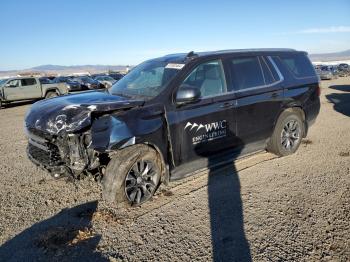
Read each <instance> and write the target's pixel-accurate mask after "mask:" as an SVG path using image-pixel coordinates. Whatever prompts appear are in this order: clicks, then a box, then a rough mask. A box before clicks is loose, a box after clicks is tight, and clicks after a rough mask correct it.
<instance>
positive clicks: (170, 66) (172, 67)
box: [165, 63, 185, 70]
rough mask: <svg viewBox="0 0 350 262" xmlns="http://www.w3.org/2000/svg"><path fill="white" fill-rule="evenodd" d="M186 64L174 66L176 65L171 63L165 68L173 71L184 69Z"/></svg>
mask: <svg viewBox="0 0 350 262" xmlns="http://www.w3.org/2000/svg"><path fill="white" fill-rule="evenodd" d="M184 65H185V64H174V63H169V64H167V65H166V67H165V68H171V69H178V70H180V69H182V68H183V67H184Z"/></svg>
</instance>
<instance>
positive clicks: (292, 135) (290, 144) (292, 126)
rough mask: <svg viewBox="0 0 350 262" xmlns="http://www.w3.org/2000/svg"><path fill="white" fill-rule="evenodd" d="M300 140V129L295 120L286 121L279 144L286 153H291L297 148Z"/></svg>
mask: <svg viewBox="0 0 350 262" xmlns="http://www.w3.org/2000/svg"><path fill="white" fill-rule="evenodd" d="M300 139H301V128H300V125H299V123H298V121H296V120H290V121H288V122H287V123H286V124H285V125H284V127H283V129H282V132H281V144H282V146H283V148H284V149H285V150H287V151H292V150H293V149H295V147H297V146H298V144H299V141H300Z"/></svg>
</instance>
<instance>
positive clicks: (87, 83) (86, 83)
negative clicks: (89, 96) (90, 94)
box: [73, 76, 104, 90]
mask: <svg viewBox="0 0 350 262" xmlns="http://www.w3.org/2000/svg"><path fill="white" fill-rule="evenodd" d="M73 80H74V81H76V82H78V83H79V84H80V85H81V87H82V89H85V90H88V89H99V88H104V86H103V85H102V84H100V82H98V81H97V80H94V79H92V78H91V77H89V76H76V77H74V78H73Z"/></svg>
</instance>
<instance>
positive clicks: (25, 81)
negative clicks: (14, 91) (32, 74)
mask: <svg viewBox="0 0 350 262" xmlns="http://www.w3.org/2000/svg"><path fill="white" fill-rule="evenodd" d="M21 82H22V86H32V85H35V84H36V81H35V79H34V78H24V79H21Z"/></svg>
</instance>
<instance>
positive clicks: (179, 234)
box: [0, 78, 350, 261]
mask: <svg viewBox="0 0 350 262" xmlns="http://www.w3.org/2000/svg"><path fill="white" fill-rule="evenodd" d="M321 101H322V106H321V112H320V115H319V117H318V119H317V121H316V123H315V124H314V125H313V126H312V127H311V129H310V132H309V135H308V137H307V138H306V139H304V140H303V144H302V145H301V147H300V149H299V150H298V152H297V153H296V154H294V155H291V156H288V157H283V158H277V157H275V156H273V155H270V154H268V153H259V154H257V155H254V156H252V157H249V158H244V159H241V160H238V161H236V162H235V163H233V164H232V165H230V166H227V167H225V168H223V169H221V170H218V171H216V172H214V171H213V172H209V173H211V174H209V175H208V173H202V174H199V175H196V176H194V177H190V178H188V179H185V180H181V181H178V182H175V183H172V184H171V185H170V186H168V187H162V188H161V189H160V190H159V192H158V193H157V195H156V196H155V197H154V199H153V201H151V202H149V203H147V204H145V205H143V206H142V207H141V208H133V209H125V208H120V207H115V206H111V205H108V204H107V203H105V202H104V201H101V193H100V186H99V184H98V183H96V182H95V181H93V180H92V179H91V178H87V179H84V180H82V181H77V182H70V181H67V180H66V179H60V180H53V179H52V178H50V177H49V176H48V175H47V174H46V173H45V172H43V171H41V170H39V169H37V168H36V167H34V165H32V164H31V163H30V162H29V160H28V159H27V157H26V154H25V147H26V143H27V141H26V138H25V135H24V132H23V118H24V116H25V112H26V110H27V109H28V108H29V107H30V104H28V103H27V104H23V103H22V104H20V105H16V106H11V107H10V108H7V109H4V110H1V111H0V123H1V128H0V152H1V154H0V245H1V247H0V261H77V260H81V261H119V260H121V261H124V260H125V261H146V260H147V261H148V260H157V261H208V260H209V261H210V260H215V261H250V260H253V261H285V260H289V261H295V260H297V261H350V78H339V79H337V80H331V81H323V83H322V96H321Z"/></svg>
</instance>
